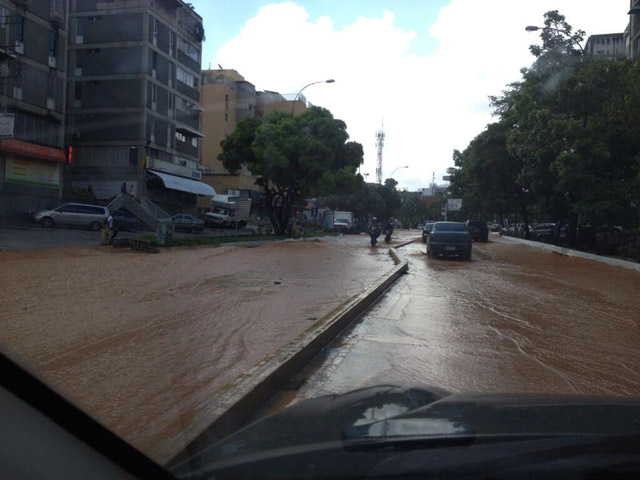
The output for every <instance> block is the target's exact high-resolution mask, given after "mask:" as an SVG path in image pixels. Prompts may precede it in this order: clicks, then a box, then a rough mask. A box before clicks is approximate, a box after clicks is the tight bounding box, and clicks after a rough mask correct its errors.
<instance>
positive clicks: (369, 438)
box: [176, 385, 640, 474]
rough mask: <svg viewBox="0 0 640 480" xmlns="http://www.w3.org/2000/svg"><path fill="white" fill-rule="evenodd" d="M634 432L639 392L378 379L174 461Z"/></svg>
mask: <svg viewBox="0 0 640 480" xmlns="http://www.w3.org/2000/svg"><path fill="white" fill-rule="evenodd" d="M514 435H516V436H523V435H530V436H547V435H548V436H559V435H560V436H562V435H571V436H576V435H578V436H579V435H635V436H640V399H634V398H622V397H596V396H577V395H542V394H483V393H458V394H452V393H449V392H447V391H445V390H442V389H439V388H435V387H430V386H403V385H378V386H374V387H369V388H364V389H360V390H355V391H352V392H348V393H345V394H342V395H328V396H323V397H319V398H315V399H311V400H307V401H303V402H300V403H298V404H295V405H293V406H292V407H289V408H287V409H285V410H282V411H281V412H278V413H276V414H274V415H271V416H269V417H266V418H264V419H263V420H260V421H258V422H256V423H254V424H252V425H250V426H248V427H246V428H244V429H243V430H240V431H238V432H236V433H235V434H233V435H231V436H230V437H228V438H226V439H225V440H223V441H221V442H219V443H217V444H216V445H213V446H212V447H209V448H208V449H205V450H204V451H202V452H200V453H199V454H197V455H195V456H193V457H192V458H190V459H189V460H188V461H187V462H186V463H185V464H182V465H178V466H177V468H176V473H178V474H180V472H181V470H183V469H184V468H187V470H184V471H183V473H185V472H186V471H188V469H191V468H193V467H194V466H198V465H199V466H200V467H202V466H203V465H208V466H210V465H214V464H215V463H216V462H220V461H228V460H229V459H230V458H233V457H243V456H245V455H252V454H256V453H258V452H260V453H264V452H268V451H277V450H282V449H287V448H300V447H301V446H304V445H309V446H311V445H318V444H328V443H334V444H335V443H336V442H339V443H340V444H341V445H343V446H348V445H357V444H362V443H367V442H368V443H371V442H380V441H388V440H390V439H407V438H408V439H411V438H432V439H433V438H436V439H437V438H438V437H442V438H451V437H464V438H469V437H473V438H478V437H482V436H487V437H489V436H490V437H498V436H500V437H505V436H506V437H512V436H514Z"/></svg>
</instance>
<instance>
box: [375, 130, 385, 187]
mask: <svg viewBox="0 0 640 480" xmlns="http://www.w3.org/2000/svg"><path fill="white" fill-rule="evenodd" d="M376 147H377V148H378V162H377V164H376V182H378V183H382V147H384V121H383V122H382V127H381V128H380V131H379V132H376Z"/></svg>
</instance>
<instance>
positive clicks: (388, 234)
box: [384, 218, 393, 243]
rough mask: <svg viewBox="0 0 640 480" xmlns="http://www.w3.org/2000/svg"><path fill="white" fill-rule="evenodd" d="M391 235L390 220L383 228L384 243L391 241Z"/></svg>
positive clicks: (391, 226)
mask: <svg viewBox="0 0 640 480" xmlns="http://www.w3.org/2000/svg"><path fill="white" fill-rule="evenodd" d="M392 233H393V218H390V219H389V220H388V221H387V223H386V224H385V226H384V241H385V243H389V242H390V241H391V234H392Z"/></svg>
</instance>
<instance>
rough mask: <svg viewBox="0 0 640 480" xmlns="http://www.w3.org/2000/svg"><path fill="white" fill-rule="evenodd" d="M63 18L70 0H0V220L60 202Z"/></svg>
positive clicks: (22, 217) (63, 118)
mask: <svg viewBox="0 0 640 480" xmlns="http://www.w3.org/2000/svg"><path fill="white" fill-rule="evenodd" d="M66 25H67V10H66V0H38V1H33V2H27V1H5V0H0V137H1V139H0V221H13V220H16V219H18V220H25V219H27V218H28V215H29V213H32V212H34V211H37V210H40V209H44V208H50V207H55V206H57V204H58V203H59V201H60V197H61V194H62V186H63V185H62V181H63V165H64V162H65V159H66V157H65V152H64V150H63V146H64V125H65V88H64V85H65V82H66V58H65V54H66V46H67V31H66Z"/></svg>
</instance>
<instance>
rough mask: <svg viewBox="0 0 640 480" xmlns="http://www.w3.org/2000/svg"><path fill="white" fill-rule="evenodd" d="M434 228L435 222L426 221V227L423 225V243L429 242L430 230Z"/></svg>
mask: <svg viewBox="0 0 640 480" xmlns="http://www.w3.org/2000/svg"><path fill="white" fill-rule="evenodd" d="M432 228H433V223H432V222H429V223H425V224H424V227H422V243H427V237H428V236H429V232H431V229H432Z"/></svg>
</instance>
